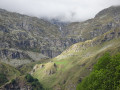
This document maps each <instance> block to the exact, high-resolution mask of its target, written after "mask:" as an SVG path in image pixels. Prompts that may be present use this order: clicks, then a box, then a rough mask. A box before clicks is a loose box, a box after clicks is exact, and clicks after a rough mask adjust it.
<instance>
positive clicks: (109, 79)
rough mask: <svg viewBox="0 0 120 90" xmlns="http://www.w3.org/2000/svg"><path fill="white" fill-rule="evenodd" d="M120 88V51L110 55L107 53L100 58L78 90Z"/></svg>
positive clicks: (112, 89)
mask: <svg viewBox="0 0 120 90" xmlns="http://www.w3.org/2000/svg"><path fill="white" fill-rule="evenodd" d="M119 89H120V53H118V54H115V55H113V56H110V54H108V53H106V54H105V55H104V56H102V57H100V58H99V59H98V62H97V64H95V65H94V68H93V71H92V72H91V73H90V75H89V76H88V77H86V78H85V79H84V80H83V81H82V83H80V84H79V85H78V86H77V90H119Z"/></svg>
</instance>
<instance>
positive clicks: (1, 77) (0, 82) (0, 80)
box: [0, 73, 8, 86]
mask: <svg viewBox="0 0 120 90" xmlns="http://www.w3.org/2000/svg"><path fill="white" fill-rule="evenodd" d="M6 82H8V79H7V78H6V76H5V75H4V74H3V73H0V86H1V85H3V84H4V83H6Z"/></svg>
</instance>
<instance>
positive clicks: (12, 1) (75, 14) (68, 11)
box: [0, 0, 120, 22]
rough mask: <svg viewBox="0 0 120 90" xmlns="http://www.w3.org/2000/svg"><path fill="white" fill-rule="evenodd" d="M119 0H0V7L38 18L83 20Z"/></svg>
mask: <svg viewBox="0 0 120 90" xmlns="http://www.w3.org/2000/svg"><path fill="white" fill-rule="evenodd" d="M113 5H120V0H89V1H88V0H0V8H2V9H6V10H8V11H12V12H18V13H21V14H26V15H29V16H36V17H39V18H48V19H54V18H58V19H60V20H62V21H71V22H74V21H83V20H86V19H89V18H93V17H94V16H95V15H96V14H97V13H98V12H99V11H100V10H102V9H104V8H107V7H110V6H113Z"/></svg>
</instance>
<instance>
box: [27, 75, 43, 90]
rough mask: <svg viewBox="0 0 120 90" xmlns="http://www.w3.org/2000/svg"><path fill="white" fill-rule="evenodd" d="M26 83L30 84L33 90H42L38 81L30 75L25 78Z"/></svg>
mask: <svg viewBox="0 0 120 90" xmlns="http://www.w3.org/2000/svg"><path fill="white" fill-rule="evenodd" d="M25 78H26V80H27V82H29V83H31V85H32V87H33V90H44V89H43V86H42V85H41V84H40V82H39V81H38V79H36V78H33V77H32V76H31V75H30V74H27V75H26V76H25Z"/></svg>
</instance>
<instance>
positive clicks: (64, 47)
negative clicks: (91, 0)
mask: <svg viewBox="0 0 120 90" xmlns="http://www.w3.org/2000/svg"><path fill="white" fill-rule="evenodd" d="M60 26H61V28H60ZM106 52H109V54H110V55H111V56H112V55H115V54H116V53H119V52H120V6H112V7H109V8H106V9H104V10H102V11H100V12H99V13H98V14H97V15H96V16H95V17H94V18H92V19H89V20H87V21H83V22H72V23H57V21H56V22H54V20H53V21H51V22H50V21H47V20H44V19H39V18H37V17H30V16H27V15H21V14H18V13H14V12H8V11H6V10H3V9H0V80H1V79H2V78H3V76H5V77H4V79H6V80H5V82H1V83H0V86H1V88H0V90H12V89H13V90H16V89H19V90H22V89H24V90H76V87H77V85H78V84H80V83H81V82H82V81H83V80H84V78H86V76H89V75H90V73H91V72H92V71H93V68H94V65H95V64H96V63H97V62H98V60H99V58H100V57H101V56H104V54H105V53H106ZM11 87H12V89H11ZM78 90H79V89H78ZM85 90H86V89H85ZM88 90H90V89H88Z"/></svg>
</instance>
